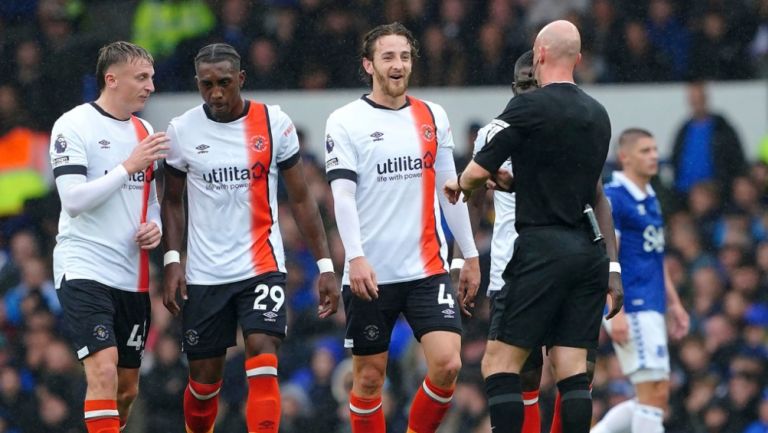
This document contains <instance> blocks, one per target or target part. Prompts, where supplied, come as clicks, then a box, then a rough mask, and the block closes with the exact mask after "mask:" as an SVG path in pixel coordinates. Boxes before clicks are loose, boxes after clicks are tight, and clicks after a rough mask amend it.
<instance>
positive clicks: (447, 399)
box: [421, 381, 453, 404]
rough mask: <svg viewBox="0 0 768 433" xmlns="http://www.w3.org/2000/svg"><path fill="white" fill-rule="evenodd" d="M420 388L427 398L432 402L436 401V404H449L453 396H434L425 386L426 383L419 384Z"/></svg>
mask: <svg viewBox="0 0 768 433" xmlns="http://www.w3.org/2000/svg"><path fill="white" fill-rule="evenodd" d="M421 388H422V389H423V390H424V392H425V393H426V394H427V395H428V396H429V398H431V399H432V400H434V401H436V402H438V403H442V404H447V403H450V402H451V400H452V399H453V396H450V397H440V396H439V395H437V394H435V393H434V392H433V391H432V390H431V389H429V387H428V386H427V382H426V381H424V382H422V383H421Z"/></svg>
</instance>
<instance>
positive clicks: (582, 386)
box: [445, 21, 623, 433]
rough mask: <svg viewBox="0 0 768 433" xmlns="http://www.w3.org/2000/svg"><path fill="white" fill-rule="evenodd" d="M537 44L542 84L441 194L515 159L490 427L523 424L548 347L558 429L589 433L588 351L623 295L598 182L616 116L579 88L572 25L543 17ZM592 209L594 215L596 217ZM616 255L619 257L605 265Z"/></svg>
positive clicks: (490, 351)
mask: <svg viewBox="0 0 768 433" xmlns="http://www.w3.org/2000/svg"><path fill="white" fill-rule="evenodd" d="M533 51H534V60H533V68H534V73H533V75H534V77H535V78H536V79H537V81H538V82H539V83H540V85H541V86H542V88H541V89H539V90H537V91H535V92H531V93H527V94H524V95H520V96H517V97H515V98H513V99H512V100H511V101H510V103H509V104H508V105H507V108H506V109H505V111H504V112H503V113H502V114H501V115H500V116H499V117H498V118H497V119H495V120H494V123H495V128H493V129H492V130H491V131H489V132H488V139H487V140H488V142H487V144H486V145H485V147H484V148H483V149H482V150H481V151H480V152H478V153H477V155H475V158H474V160H473V161H472V162H470V163H469V165H468V166H467V169H466V170H465V171H464V172H463V173H462V174H461V175H459V177H458V178H457V179H456V180H453V181H449V182H447V183H446V185H445V193H446V195H448V197H449V199H450V200H451V201H452V202H455V201H457V200H458V198H459V195H460V194H461V193H462V192H464V194H465V196H468V195H469V194H470V193H471V190H473V189H475V188H477V187H480V186H481V185H483V184H484V183H485V180H486V179H488V178H489V177H490V176H491V173H496V171H497V170H498V168H499V167H500V166H501V164H502V163H503V162H504V161H505V160H506V159H507V158H509V157H511V158H512V164H513V166H514V167H515V179H514V183H515V185H516V192H517V209H516V224H515V226H516V228H517V231H518V232H519V234H520V235H519V238H518V239H517V242H516V243H515V245H514V254H513V258H512V260H511V261H510V263H509V264H508V265H507V268H506V269H505V271H504V274H503V277H504V287H503V288H502V291H501V293H500V294H499V295H498V296H497V297H496V300H495V302H494V305H493V313H492V317H491V327H490V331H489V334H488V339H489V341H488V345H487V348H486V353H485V357H484V358H483V364H482V369H483V376H484V377H485V384H486V393H487V395H488V399H489V401H488V404H489V407H490V412H491V425H492V426H493V427H492V429H493V432H494V433H512V432H514V433H519V432H520V431H521V428H522V422H523V401H522V395H521V387H520V376H519V373H520V369H521V367H522V365H523V363H524V362H525V360H526V358H527V357H528V355H529V353H530V351H531V349H533V348H538V347H539V346H540V345H542V344H546V345H547V346H548V347H549V348H550V352H549V356H550V360H551V362H552V364H553V368H554V370H555V377H556V379H557V381H558V382H557V387H558V391H559V392H560V394H561V399H562V411H561V414H560V415H561V422H562V427H563V431H564V432H568V433H587V432H588V431H589V426H590V421H591V417H592V401H591V396H590V391H589V379H588V378H587V374H586V355H587V349H588V348H593V347H596V346H597V338H598V333H599V330H600V322H601V315H602V312H603V308H604V305H605V296H606V290H607V291H608V293H609V294H610V295H611V306H612V308H611V311H610V313H609V315H608V318H610V317H613V315H615V314H616V313H617V312H618V311H619V310H620V309H621V306H622V298H623V290H622V286H621V278H620V274H619V272H620V269H619V267H618V263H617V259H616V239H615V235H614V231H613V221H612V219H611V214H610V207H609V205H608V202H607V200H606V199H605V196H604V194H603V190H602V185H601V183H600V173H601V170H602V167H603V164H604V163H605V157H606V155H607V153H608V145H609V142H610V137H611V124H610V120H609V118H608V114H607V113H606V111H605V108H604V107H603V106H602V105H601V104H600V103H598V102H597V101H595V100H594V99H593V98H592V97H590V96H588V95H587V94H586V93H584V92H583V91H582V90H581V89H579V88H578V87H577V86H576V85H575V84H574V80H573V69H574V67H575V66H576V64H577V63H578V62H579V60H580V59H581V54H580V51H581V38H580V36H579V32H578V30H577V29H576V27H575V26H574V25H573V24H571V23H569V22H568V21H555V22H553V23H550V24H548V25H547V26H546V27H544V28H543V29H542V30H541V32H540V33H539V34H538V36H537V37H536V41H535V42H534V46H533ZM593 208H594V212H596V213H597V220H598V221H599V223H594V224H592V223H591V222H590V218H589V216H592V215H590V214H591V213H592V212H593V211H592V209H593ZM592 221H593V222H594V218H593V219H592ZM597 226H599V230H598V229H597ZM593 227H595V228H593ZM600 232H602V234H604V235H605V239H606V241H607V242H601V241H600ZM510 247H511V246H510ZM609 257H610V260H611V262H614V263H615V264H614V263H611V266H610V271H611V272H610V273H609Z"/></svg>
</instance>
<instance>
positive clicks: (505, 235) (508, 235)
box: [473, 122, 517, 292]
mask: <svg viewBox="0 0 768 433" xmlns="http://www.w3.org/2000/svg"><path fill="white" fill-rule="evenodd" d="M497 128H499V125H497V124H495V123H494V122H491V123H489V124H487V125H485V126H483V127H482V128H480V130H479V131H477V138H476V139H475V148H474V150H473V154H476V153H477V152H479V151H480V150H481V149H482V148H483V146H485V143H486V142H487V141H488V140H487V139H488V132H489V131H491V130H493V129H497ZM499 169H500V170H506V171H508V172H510V173H512V161H511V160H510V159H507V160H506V161H504V163H503V164H501V167H499ZM493 209H494V213H495V214H496V216H495V218H494V223H493V238H492V240H491V273H490V281H489V283H488V291H489V292H495V291H498V290H501V288H502V287H503V286H504V279H503V278H502V277H501V274H502V273H504V269H506V267H507V264H508V263H509V261H510V260H511V259H512V250H513V247H514V245H515V240H516V239H517V230H515V193H508V192H504V191H494V192H493Z"/></svg>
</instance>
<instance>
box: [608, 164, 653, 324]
mask: <svg viewBox="0 0 768 433" xmlns="http://www.w3.org/2000/svg"><path fill="white" fill-rule="evenodd" d="M605 195H606V196H607V197H608V199H609V200H610V202H611V208H612V209H613V224H614V226H615V227H616V232H617V234H618V235H619V262H620V263H621V280H622V284H623V285H624V309H625V311H626V312H628V313H631V312H636V311H647V310H651V311H657V312H659V313H662V314H663V313H664V312H665V311H666V291H665V287H664V228H663V220H662V217H661V207H660V206H659V201H658V200H657V199H656V194H655V193H654V191H653V189H652V188H651V186H650V185H648V187H647V188H646V190H645V191H642V190H641V189H640V188H639V187H637V185H635V184H634V183H632V181H630V180H629V179H628V178H627V177H626V176H625V175H624V174H623V173H622V172H620V171H617V172H614V173H613V179H612V181H611V183H609V184H607V185H606V186H605Z"/></svg>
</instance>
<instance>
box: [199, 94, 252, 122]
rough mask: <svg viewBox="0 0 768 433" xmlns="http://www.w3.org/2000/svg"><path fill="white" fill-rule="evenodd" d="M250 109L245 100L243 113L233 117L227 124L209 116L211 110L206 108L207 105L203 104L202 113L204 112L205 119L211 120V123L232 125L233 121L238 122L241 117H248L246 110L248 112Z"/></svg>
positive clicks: (249, 103)
mask: <svg viewBox="0 0 768 433" xmlns="http://www.w3.org/2000/svg"><path fill="white" fill-rule="evenodd" d="M250 108H251V101H250V100H249V99H246V100H245V101H244V102H243V112H242V113H240V115H239V116H237V117H235V118H234V119H232V120H230V121H229V122H221V121H218V120H216V118H214V117H213V115H212V114H211V110H210V109H209V108H208V104H206V103H203V111H204V112H205V117H207V118H208V120H211V121H213V122H216V123H232V122H234V121H235V120H240V119H242V118H243V117H245V116H247V115H248V110H250Z"/></svg>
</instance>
